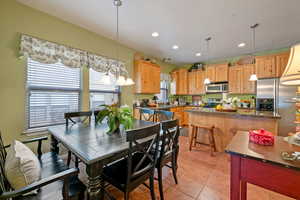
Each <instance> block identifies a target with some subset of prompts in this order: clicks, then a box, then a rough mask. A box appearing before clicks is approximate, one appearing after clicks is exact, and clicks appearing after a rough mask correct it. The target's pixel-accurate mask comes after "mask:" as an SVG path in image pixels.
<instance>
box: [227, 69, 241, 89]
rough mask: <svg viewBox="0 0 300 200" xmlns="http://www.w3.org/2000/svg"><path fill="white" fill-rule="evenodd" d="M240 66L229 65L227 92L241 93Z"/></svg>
mask: <svg viewBox="0 0 300 200" xmlns="http://www.w3.org/2000/svg"><path fill="white" fill-rule="evenodd" d="M242 76H243V73H242V67H241V66H232V67H229V82H228V86H229V93H232V94H241V93H242Z"/></svg>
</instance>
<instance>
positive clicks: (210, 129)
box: [189, 125, 217, 156]
mask: <svg viewBox="0 0 300 200" xmlns="http://www.w3.org/2000/svg"><path fill="white" fill-rule="evenodd" d="M191 126H192V135H191V138H190V148H189V149H190V151H191V150H192V148H193V147H196V145H197V144H202V145H208V146H210V155H211V156H213V155H214V152H216V151H217V149H216V142H215V136H214V129H215V126H199V125H191ZM199 129H204V130H207V132H208V134H209V136H208V138H209V144H206V143H203V142H199V141H197V137H198V132H199Z"/></svg>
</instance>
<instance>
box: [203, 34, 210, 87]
mask: <svg viewBox="0 0 300 200" xmlns="http://www.w3.org/2000/svg"><path fill="white" fill-rule="evenodd" d="M210 40H211V37H208V38H206V39H205V41H206V43H207V59H208V55H209V41H210ZM210 83H211V82H210V80H209V78H205V79H204V84H205V85H208V84H210Z"/></svg>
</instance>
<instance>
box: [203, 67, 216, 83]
mask: <svg viewBox="0 0 300 200" xmlns="http://www.w3.org/2000/svg"><path fill="white" fill-rule="evenodd" d="M205 78H208V79H209V80H210V82H216V67H215V65H207V66H206V68H205Z"/></svg>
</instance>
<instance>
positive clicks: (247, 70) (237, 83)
mask: <svg viewBox="0 0 300 200" xmlns="http://www.w3.org/2000/svg"><path fill="white" fill-rule="evenodd" d="M254 70H255V66H254V64H248V65H237V66H232V67H229V93H232V94H255V81H250V80H249V79H250V76H251V74H253V73H254Z"/></svg>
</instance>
